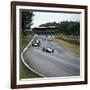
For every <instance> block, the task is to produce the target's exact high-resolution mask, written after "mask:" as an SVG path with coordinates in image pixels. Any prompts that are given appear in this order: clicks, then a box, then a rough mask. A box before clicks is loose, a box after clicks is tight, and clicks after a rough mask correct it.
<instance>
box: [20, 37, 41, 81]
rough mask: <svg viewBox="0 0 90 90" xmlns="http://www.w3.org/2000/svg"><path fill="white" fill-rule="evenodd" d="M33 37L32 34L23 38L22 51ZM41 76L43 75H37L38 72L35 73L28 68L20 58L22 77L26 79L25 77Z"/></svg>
mask: <svg viewBox="0 0 90 90" xmlns="http://www.w3.org/2000/svg"><path fill="white" fill-rule="evenodd" d="M31 39H32V36H30V35H29V36H25V37H22V38H21V45H20V47H21V52H22V51H23V49H24V48H25V47H26V46H27V45H28V43H29V42H30V40H31ZM39 77H41V76H39V75H37V74H36V73H34V72H33V71H31V70H30V69H28V68H27V67H26V66H25V65H24V63H23V62H22V60H21V59H20V79H24V78H39Z"/></svg>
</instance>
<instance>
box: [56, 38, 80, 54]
mask: <svg viewBox="0 0 90 90" xmlns="http://www.w3.org/2000/svg"><path fill="white" fill-rule="evenodd" d="M55 42H56V43H58V44H59V45H60V46H63V47H64V48H66V49H68V50H70V51H72V52H74V53H75V54H76V55H80V43H79V42H77V41H76V40H75V41H74V40H71V41H70V40H67V39H64V38H56V39H55Z"/></svg>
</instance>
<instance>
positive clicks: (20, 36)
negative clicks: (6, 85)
mask: <svg viewBox="0 0 90 90" xmlns="http://www.w3.org/2000/svg"><path fill="white" fill-rule="evenodd" d="M87 24H88V23H87V6H84V5H67V4H52V3H35V2H19V1H12V2H11V88H13V89H14V88H31V87H47V86H65V85H80V84H87V82H88V78H87V74H88V72H87Z"/></svg>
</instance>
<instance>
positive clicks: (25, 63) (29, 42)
mask: <svg viewBox="0 0 90 90" xmlns="http://www.w3.org/2000/svg"><path fill="white" fill-rule="evenodd" d="M34 39H35V37H34V38H33V39H32V40H31V41H30V42H29V44H28V45H27V46H26V47H25V48H24V50H23V51H22V53H21V59H22V62H23V63H24V65H25V66H26V67H27V68H28V69H30V70H31V71H32V72H34V73H36V74H37V75H39V76H42V77H45V76H44V75H42V74H40V73H38V72H36V71H35V70H34V69H32V68H31V67H29V66H28V64H27V63H26V62H25V60H24V57H23V54H24V52H25V51H26V50H27V49H28V47H29V46H30V45H31V44H32V41H33V40H34Z"/></svg>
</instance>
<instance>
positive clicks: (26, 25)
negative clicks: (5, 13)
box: [21, 11, 33, 36]
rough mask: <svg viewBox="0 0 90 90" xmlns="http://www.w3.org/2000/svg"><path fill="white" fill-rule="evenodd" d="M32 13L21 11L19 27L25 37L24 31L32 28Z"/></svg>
mask: <svg viewBox="0 0 90 90" xmlns="http://www.w3.org/2000/svg"><path fill="white" fill-rule="evenodd" d="M32 17H33V13H32V12H31V11H21V22H22V23H21V27H22V34H23V35H24V36H25V35H26V29H30V28H31V26H32Z"/></svg>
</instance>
